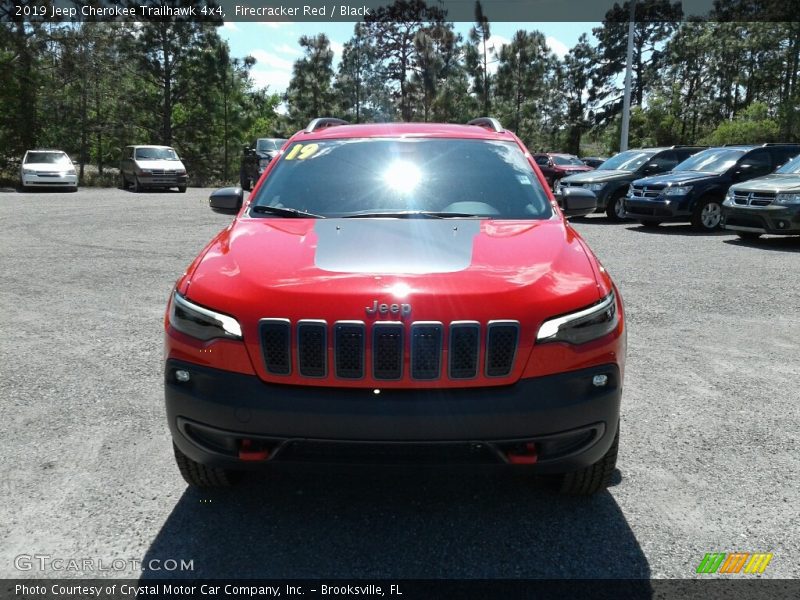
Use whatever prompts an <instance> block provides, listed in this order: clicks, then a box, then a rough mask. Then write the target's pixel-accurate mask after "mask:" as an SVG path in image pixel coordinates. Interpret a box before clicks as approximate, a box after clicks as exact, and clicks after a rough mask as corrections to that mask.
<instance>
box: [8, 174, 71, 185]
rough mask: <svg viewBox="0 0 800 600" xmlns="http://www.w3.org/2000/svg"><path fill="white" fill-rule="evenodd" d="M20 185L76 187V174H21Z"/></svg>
mask: <svg viewBox="0 0 800 600" xmlns="http://www.w3.org/2000/svg"><path fill="white" fill-rule="evenodd" d="M22 185H24V186H25V187H77V185H78V176H77V174H76V175H49V176H48V175H33V174H25V175H23V176H22Z"/></svg>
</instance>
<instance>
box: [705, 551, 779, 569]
mask: <svg viewBox="0 0 800 600" xmlns="http://www.w3.org/2000/svg"><path fill="white" fill-rule="evenodd" d="M771 560H772V553H771V552H770V553H766V552H756V553H750V552H732V553H727V554H726V553H725V552H708V553H706V555H705V556H704V557H703V560H701V561H700V564H699V565H697V572H698V573H763V572H764V570H765V569H766V568H767V565H768V564H769V561H771Z"/></svg>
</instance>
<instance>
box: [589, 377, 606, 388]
mask: <svg viewBox="0 0 800 600" xmlns="http://www.w3.org/2000/svg"><path fill="white" fill-rule="evenodd" d="M607 383H608V375H595V376H594V377H592V385H593V386H594V387H603V386H604V385H605V384H607Z"/></svg>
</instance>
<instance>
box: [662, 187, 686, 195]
mask: <svg viewBox="0 0 800 600" xmlns="http://www.w3.org/2000/svg"><path fill="white" fill-rule="evenodd" d="M691 191H692V186H690V185H676V186H673V187H668V188H665V189H664V195H665V196H685V195H686V194H688V193H689V192H691Z"/></svg>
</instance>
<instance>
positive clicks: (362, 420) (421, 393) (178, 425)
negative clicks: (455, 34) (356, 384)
mask: <svg viewBox="0 0 800 600" xmlns="http://www.w3.org/2000/svg"><path fill="white" fill-rule="evenodd" d="M178 369H183V370H186V371H188V372H189V374H190V380H189V381H188V382H185V383H180V382H178V381H177V379H176V377H175V371H176V370H178ZM595 375H606V376H607V378H608V380H607V383H606V385H605V386H602V387H596V386H595V385H594V384H593V377H594V376H595ZM621 394H622V382H621V380H620V372H619V369H618V367H617V366H616V365H613V364H609V365H600V366H596V367H592V368H588V369H582V370H579V371H572V372H567V373H561V374H558V375H550V376H546V377H538V378H533V379H522V380H520V381H519V382H518V383H516V384H514V385H510V386H502V387H491V388H461V389H435V390H434V389H428V390H424V389H423V390H420V389H385V390H380V393H377V394H376V393H375V391H374V390H373V389H361V388H320V387H305V386H293V385H278V384H269V383H264V382H263V381H261V380H260V379H259V378H257V377H256V376H252V375H243V374H238V373H233V372H229V371H222V370H218V369H211V368H207V367H201V366H198V365H194V364H190V363H186V362H182V361H176V360H168V361H167V363H166V371H165V396H166V408H167V417H168V420H169V427H170V430H171V432H172V437H173V440H174V442H175V444H176V445H177V446H178V448H179V449H180V450H181V451H182V452H183V453H184V454H186V455H187V456H189V457H190V458H192V459H193V460H195V461H197V462H201V463H204V464H208V465H212V466H218V467H227V468H248V467H252V466H258V465H260V464H263V463H267V462H271V461H278V460H292V459H295V460H304V459H303V458H298V457H302V456H304V452H303V449H304V448H305V449H308V448H315V449H316V450H317V455H319V449H320V448H323V452H322V454H323V455H324V458H325V459H326V462H340V461H339V460H337V458H336V457H337V452H336V450H337V449H346V450H347V451H348V452H347V453H348V454H352V453H351V452H350V451H351V450H353V449H356V450H359V451H360V454H361V455H362V457H363V458H364V460H363V461H357V462H372V460H370V459H371V458H374V457H375V456H377V455H379V454H381V453H384V451H386V450H387V448H389V449H396V448H397V447H405V448H414V449H419V448H421V449H424V450H426V452H425V453H423V454H425V456H428V457H430V456H433V457H435V456H437V455H439V456H440V457H441V458H443V459H446V460H445V462H451V461H449V460H447V457H451V456H453V453H452V452H448V451H447V450H455V449H457V450H459V452H457V453H456V454H457V455H458V456H461V452H460V451H461V450H465V449H469V450H471V451H474V452H475V453H476V456H482V457H484V458H487V457H488V458H490V459H491V458H493V460H490V461H489V462H500V463H502V462H512V463H513V462H517V461H514V460H508V457H509V455H510V454H512V453H513V452H514V451H515V449H516V448H518V447H519V446H520V445H523V446H524V445H525V444H526V443H533V444H536V447H537V453H538V456H537V459H536V461H534V462H535V464H530V466H531V467H533V468H535V469H536V470H537V471H540V472H566V471H571V470H576V469H579V468H582V467H585V466H588V465H590V464H593V463H595V462H597V461H598V460H599V459H600V458H601V457H602V456H603V455H604V454H605V453H606V452H607V451H608V449H609V448H610V446H611V444H612V442H613V439H614V436H615V435H616V431H617V423H618V419H619V409H620V399H621ZM245 440H246V441H245ZM243 441H245V442H243ZM243 443H246V444H247V445H250V444H252V445H254V446H257V447H258V448H261V449H265V450H267V453H266V454H267V455H264V456H261V457H258V456H256V459H255V460H254V459H253V456H254V455H253V454H250V455H248V456H247V457H245V456H244V455H243V454H242V453H241V452H240V450H241V448H242V444H243ZM298 448H299V449H300V451H298ZM430 450H433V451H432V452H428V451H430ZM437 450H442V452H437ZM306 454H307V453H306ZM312 454H313V453H312ZM389 454H391V453H389ZM467 454H469V452H467ZM347 462H351V461H347ZM389 462H391V460H390V461H389ZM429 462H439V461H437V460H433V459H432V460H430V461H429ZM467 462H473V461H467ZM478 462H481V461H478ZM526 462H530V461H526Z"/></svg>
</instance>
